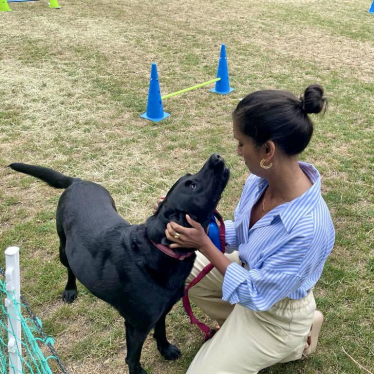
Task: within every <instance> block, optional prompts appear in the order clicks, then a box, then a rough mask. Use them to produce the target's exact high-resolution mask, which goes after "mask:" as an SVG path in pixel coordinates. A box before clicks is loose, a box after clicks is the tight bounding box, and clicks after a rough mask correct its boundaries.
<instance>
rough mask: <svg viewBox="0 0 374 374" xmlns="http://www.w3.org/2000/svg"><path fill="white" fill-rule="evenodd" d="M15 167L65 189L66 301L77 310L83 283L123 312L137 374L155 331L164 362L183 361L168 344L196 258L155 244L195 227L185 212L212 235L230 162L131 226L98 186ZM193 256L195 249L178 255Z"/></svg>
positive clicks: (211, 163) (174, 191)
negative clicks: (169, 231)
mask: <svg viewBox="0 0 374 374" xmlns="http://www.w3.org/2000/svg"><path fill="white" fill-rule="evenodd" d="M9 166H10V167H11V168H12V169H13V170H16V171H19V172H22V173H25V174H29V175H32V176H34V177H37V178H39V179H41V180H43V181H45V182H46V183H48V184H49V185H50V186H52V187H55V188H62V189H66V190H65V191H64V192H63V194H62V195H61V197H60V200H59V203H58V207H57V214H56V225H57V233H58V236H59V238H60V260H61V262H62V264H63V265H64V266H66V268H67V270H68V281H67V284H66V288H65V291H64V293H63V296H62V298H63V300H64V301H65V302H67V303H71V302H73V301H74V300H75V298H76V297H77V286H76V278H77V279H78V280H79V281H80V282H81V283H82V284H83V285H84V286H85V287H87V288H88V289H89V290H90V291H91V292H92V293H93V294H94V295H95V296H97V297H98V298H100V299H102V300H104V301H106V302H107V303H109V304H110V305H112V306H113V307H114V308H116V309H117V310H118V312H119V313H120V314H121V316H123V317H124V319H125V326H126V342H127V357H126V362H127V364H128V366H129V370H130V374H144V373H146V371H145V370H144V369H143V368H142V367H141V365H140V355H141V350H142V346H143V343H144V341H145V339H146V337H147V335H148V333H149V332H150V331H151V330H152V329H153V328H154V335H153V336H154V338H155V339H156V341H157V348H158V350H159V351H160V353H161V354H162V356H163V357H165V358H166V359H167V360H175V359H177V358H178V357H179V356H180V355H181V352H180V351H179V349H178V348H177V347H176V346H174V345H171V344H170V343H169V342H168V340H167V338H166V331H165V317H166V315H167V313H169V311H170V309H171V308H172V306H173V305H174V304H175V303H176V302H177V301H178V300H179V299H180V298H181V297H182V296H183V294H184V284H185V280H186V278H187V276H188V274H189V273H190V271H191V269H192V266H193V262H194V259H195V254H194V253H193V255H192V256H190V257H188V258H186V259H185V260H183V261H181V260H179V259H175V258H172V257H170V256H168V255H166V254H164V253H163V252H161V251H160V250H159V249H157V248H156V247H155V246H154V245H153V244H152V242H151V241H153V242H154V243H162V244H165V245H168V244H170V242H169V241H168V240H167V238H166V237H165V229H166V225H167V223H168V222H170V221H174V222H177V223H179V224H181V225H183V226H186V227H188V226H189V225H188V224H187V221H186V219H185V215H186V213H188V214H189V215H190V216H191V218H193V219H195V220H196V221H198V222H199V223H200V224H201V225H202V226H203V227H204V229H206V227H207V226H208V224H209V219H210V217H211V215H212V213H213V212H214V209H215V208H216V206H217V204H218V201H219V199H220V197H221V194H222V191H223V190H224V188H225V186H226V184H227V181H228V178H229V171H228V169H227V168H226V167H225V163H224V161H223V159H222V158H221V157H220V156H219V155H217V154H213V155H212V156H211V157H210V158H209V159H208V161H207V162H206V163H205V165H204V166H203V168H202V169H201V170H200V171H199V172H198V173H197V174H195V175H190V174H187V175H185V176H184V177H182V178H180V179H179V180H178V181H177V182H176V183H175V184H174V186H173V187H172V188H171V190H170V191H169V192H168V194H167V196H166V198H165V200H163V202H162V203H161V204H160V205H159V208H158V210H157V212H156V213H155V214H154V215H152V216H151V217H150V218H148V220H147V221H146V223H145V224H142V225H131V224H129V223H128V222H126V221H125V220H124V219H123V218H122V217H121V216H120V215H119V214H118V213H117V210H116V207H115V204H114V201H113V199H112V197H111V196H110V194H109V192H108V191H107V190H106V189H105V188H104V187H102V186H100V185H98V184H96V183H92V182H88V181H83V180H81V179H78V178H71V177H67V176H65V175H63V174H60V173H58V172H56V171H54V170H52V169H47V168H43V167H40V166H32V165H27V164H21V163H14V164H11V165H9ZM188 251H193V250H192V249H179V250H176V252H180V253H184V254H186V252H188Z"/></svg>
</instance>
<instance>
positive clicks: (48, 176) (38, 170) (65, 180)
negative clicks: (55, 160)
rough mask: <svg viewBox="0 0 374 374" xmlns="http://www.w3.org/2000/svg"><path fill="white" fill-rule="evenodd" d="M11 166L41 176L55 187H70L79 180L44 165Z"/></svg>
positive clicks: (22, 171)
mask: <svg viewBox="0 0 374 374" xmlns="http://www.w3.org/2000/svg"><path fill="white" fill-rule="evenodd" d="M9 167H10V168H11V169H13V170H15V171H19V172H21V173H24V174H28V175H31V176H33V177H35V178H39V179H41V180H42V181H44V182H46V183H48V184H49V185H50V186H51V187H54V188H68V187H69V186H70V185H72V184H73V183H74V182H76V181H79V179H77V178H71V177H67V176H66V175H64V174H61V173H59V172H58V171H55V170H52V169H48V168H44V167H42V166H34V165H28V164H22V163H14V164H10V165H9Z"/></svg>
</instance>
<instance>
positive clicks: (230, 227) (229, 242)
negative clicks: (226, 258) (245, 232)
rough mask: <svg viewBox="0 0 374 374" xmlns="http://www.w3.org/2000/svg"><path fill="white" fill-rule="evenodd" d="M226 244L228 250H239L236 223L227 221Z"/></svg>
mask: <svg viewBox="0 0 374 374" xmlns="http://www.w3.org/2000/svg"><path fill="white" fill-rule="evenodd" d="M225 242H226V250H235V249H238V246H239V242H238V238H237V237H236V231H235V222H234V221H231V220H227V221H225Z"/></svg>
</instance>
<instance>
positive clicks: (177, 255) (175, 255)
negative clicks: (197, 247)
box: [151, 240, 195, 261]
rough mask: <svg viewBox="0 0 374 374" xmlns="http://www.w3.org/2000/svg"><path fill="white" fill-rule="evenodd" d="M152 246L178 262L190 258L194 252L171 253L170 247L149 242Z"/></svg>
mask: <svg viewBox="0 0 374 374" xmlns="http://www.w3.org/2000/svg"><path fill="white" fill-rule="evenodd" d="M151 242H152V244H153V245H154V246H155V247H157V248H158V249H159V250H160V251H161V252H163V253H165V254H166V255H168V256H170V257H173V258H176V259H178V260H181V261H183V260H184V259H185V258H187V257H191V256H192V255H193V254H194V253H195V252H186V253H185V254H180V253H177V252H175V251H173V250H172V249H171V248H170V247H167V246H166V245H163V244H156V243H155V242H154V241H153V240H151Z"/></svg>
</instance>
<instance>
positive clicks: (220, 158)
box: [212, 153, 222, 164]
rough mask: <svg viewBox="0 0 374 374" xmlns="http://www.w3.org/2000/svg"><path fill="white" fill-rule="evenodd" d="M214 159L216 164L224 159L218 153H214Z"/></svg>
mask: <svg viewBox="0 0 374 374" xmlns="http://www.w3.org/2000/svg"><path fill="white" fill-rule="evenodd" d="M212 161H213V162H214V163H215V164H216V163H218V162H221V161H222V157H221V156H220V155H219V154H218V153H214V154H213V155H212Z"/></svg>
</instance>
